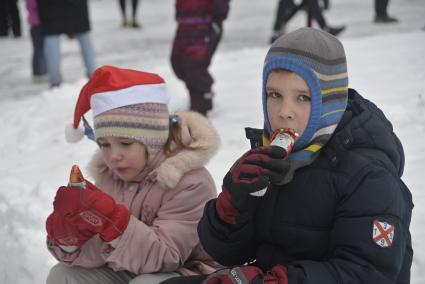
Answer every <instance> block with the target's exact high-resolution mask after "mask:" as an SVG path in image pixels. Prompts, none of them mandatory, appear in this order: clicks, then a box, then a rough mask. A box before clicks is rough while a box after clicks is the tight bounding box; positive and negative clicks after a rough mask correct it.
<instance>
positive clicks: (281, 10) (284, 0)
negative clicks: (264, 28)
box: [270, 0, 295, 43]
mask: <svg viewBox="0 0 425 284" xmlns="http://www.w3.org/2000/svg"><path fill="white" fill-rule="evenodd" d="M294 10H295V3H294V0H280V1H279V4H278V6H277V12H276V18H275V21H274V24H273V34H272V36H271V38H270V43H273V42H274V41H275V40H276V39H277V38H278V37H280V36H281V35H283V34H284V33H285V26H286V23H287V22H288V21H289V18H290V16H291V15H292V13H293V11H294Z"/></svg>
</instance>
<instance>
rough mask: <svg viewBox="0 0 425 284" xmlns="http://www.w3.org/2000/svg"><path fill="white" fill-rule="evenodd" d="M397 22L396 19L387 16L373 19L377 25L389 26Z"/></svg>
mask: <svg viewBox="0 0 425 284" xmlns="http://www.w3.org/2000/svg"><path fill="white" fill-rule="evenodd" d="M397 22H398V19H396V18H394V17H390V16H388V15H385V16H376V17H375V23H377V24H389V23H397Z"/></svg>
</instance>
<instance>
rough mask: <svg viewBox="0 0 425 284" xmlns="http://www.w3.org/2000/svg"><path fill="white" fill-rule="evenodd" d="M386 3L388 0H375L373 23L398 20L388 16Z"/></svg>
mask: <svg viewBox="0 0 425 284" xmlns="http://www.w3.org/2000/svg"><path fill="white" fill-rule="evenodd" d="M388 3H389V0H375V23H380V24H385V23H396V22H398V19H397V18H394V17H390V16H388V13H387V9H388Z"/></svg>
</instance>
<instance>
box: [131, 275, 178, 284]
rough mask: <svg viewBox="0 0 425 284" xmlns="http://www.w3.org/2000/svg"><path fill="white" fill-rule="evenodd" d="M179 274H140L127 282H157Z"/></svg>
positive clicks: (152, 283) (133, 283) (155, 283)
mask: <svg viewBox="0 0 425 284" xmlns="http://www.w3.org/2000/svg"><path fill="white" fill-rule="evenodd" d="M179 275H180V274H178V273H176V272H168V273H148V274H142V275H138V276H136V277H135V278H133V280H131V281H130V282H129V283H128V284H158V283H161V282H162V281H164V280H166V279H169V278H172V277H176V276H179Z"/></svg>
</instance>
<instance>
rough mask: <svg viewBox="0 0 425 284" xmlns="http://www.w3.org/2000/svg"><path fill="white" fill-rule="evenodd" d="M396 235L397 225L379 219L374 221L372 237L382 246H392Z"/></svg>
mask: <svg viewBox="0 0 425 284" xmlns="http://www.w3.org/2000/svg"><path fill="white" fill-rule="evenodd" d="M394 236H395V226H393V225H391V224H389V223H387V222H385V221H384V222H380V221H378V220H374V221H373V230H372V238H373V241H374V243H375V244H377V245H378V246H380V247H381V248H387V247H390V246H391V245H392V244H393V239H394Z"/></svg>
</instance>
